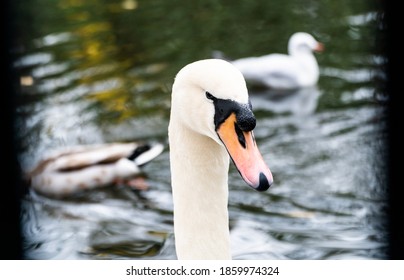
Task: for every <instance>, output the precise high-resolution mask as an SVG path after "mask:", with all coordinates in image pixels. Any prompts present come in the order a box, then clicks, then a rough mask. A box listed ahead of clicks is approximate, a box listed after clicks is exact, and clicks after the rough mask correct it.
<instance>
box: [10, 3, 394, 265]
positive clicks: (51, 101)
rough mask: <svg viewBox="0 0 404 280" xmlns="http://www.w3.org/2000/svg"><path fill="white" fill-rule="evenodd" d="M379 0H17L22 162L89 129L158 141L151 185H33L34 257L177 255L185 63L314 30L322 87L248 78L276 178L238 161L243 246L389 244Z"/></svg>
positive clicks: (257, 50)
mask: <svg viewBox="0 0 404 280" xmlns="http://www.w3.org/2000/svg"><path fill="white" fill-rule="evenodd" d="M378 4H379V3H378V2H373V1H365V0H360V1H348V0H342V1H341V0H339V1H336V0H326V1H298V0H291V1H286V2H285V1H280V0H273V1H266V0H255V1H234V0H232V1H213V0H212V1H210V0H204V1H199V0H195V1H181V0H171V1H163V0H153V1H149V0H147V1H146V0H110V1H102V0H89V1H77V0H51V1H49V0H27V1H17V2H16V3H15V4H14V5H13V6H14V11H13V16H12V17H11V19H10V20H11V22H12V24H13V26H14V28H15V30H16V31H17V36H14V37H13V40H12V48H11V50H12V57H13V61H12V67H13V69H14V71H15V73H16V74H17V81H16V82H17V88H16V91H17V93H18V94H17V96H16V98H15V99H16V100H15V102H16V104H17V111H16V126H15V127H16V130H17V131H16V138H17V141H18V143H19V147H18V164H19V165H20V166H21V169H22V171H26V170H29V169H30V168H32V167H33V166H34V165H35V164H36V163H37V162H38V160H39V159H40V158H41V157H42V156H43V155H44V154H45V153H47V152H48V151H50V150H52V149H57V148H60V147H68V146H73V145H78V144H94V143H104V142H117V141H133V140H135V141H152V142H155V141H156V142H161V143H164V144H165V150H164V152H163V153H162V154H161V155H160V156H159V157H157V158H156V159H154V160H153V161H152V162H150V163H149V164H148V165H146V166H145V167H144V169H143V170H144V173H145V176H146V179H145V180H146V183H147V185H148V189H147V190H143V191H139V190H133V189H131V188H125V187H124V186H120V187H116V186H110V187H106V188H102V189H98V190H94V191H91V192H84V193H81V194H78V195H75V196H72V197H70V198H68V199H54V198H48V197H46V196H43V195H40V194H37V193H35V192H33V191H32V190H30V189H27V190H26V191H25V192H24V193H23V197H22V201H21V213H20V217H21V218H20V222H21V224H20V225H21V228H22V240H23V243H22V252H23V258H25V259H175V258H176V255H175V250H174V243H173V242H174V241H173V240H174V239H173V224H172V214H173V213H172V201H171V187H170V171H169V161H168V158H169V148H168V146H167V125H168V121H169V119H168V117H169V109H170V93H171V86H172V83H173V79H174V76H175V74H176V73H177V72H178V71H179V70H180V69H181V68H182V67H183V66H184V65H186V64H188V63H190V62H192V61H195V60H199V59H204V58H211V57H212V56H213V55H214V54H215V53H217V52H218V51H220V52H221V53H222V54H224V55H225V56H226V57H228V58H230V59H236V58H241V57H249V56H259V55H264V54H269V53H274V52H277V53H286V52H287V42H288V39H289V37H290V36H291V35H292V34H293V33H294V32H298V31H304V32H308V33H310V34H312V35H313V36H314V37H315V38H316V39H317V40H318V41H319V42H322V43H323V44H324V46H325V50H324V51H323V52H322V53H320V54H315V56H316V58H317V60H318V63H319V66H320V79H319V82H318V84H317V86H315V87H310V88H306V89H303V90H298V91H294V92H290V93H288V94H278V93H276V92H272V91H270V90H260V91H257V90H255V89H251V90H250V98H251V102H252V106H253V109H254V112H255V115H256V117H257V127H256V129H255V130H254V133H255V136H256V139H257V142H258V145H259V147H260V150H261V152H262V154H263V157H264V159H265V161H266V162H267V163H268V165H269V167H270V168H271V170H272V172H273V175H274V185H273V186H272V187H271V188H270V189H269V190H268V191H267V192H265V193H258V192H254V191H252V190H251V189H250V188H248V187H247V186H246V185H245V183H244V182H243V181H242V180H241V178H240V176H239V174H238V173H237V171H236V169H235V168H234V166H233V165H231V166H230V176H229V180H230V182H229V185H230V197H229V210H230V226H231V240H232V245H233V257H234V258H235V259H385V258H387V257H388V239H387V238H388V234H387V227H388V225H387V216H386V215H387V210H386V209H387V201H388V198H387V196H386V194H387V187H388V186H387V172H386V170H387V162H386V160H385V159H386V153H387V150H386V140H387V128H386V124H387V119H386V110H385V109H386V100H387V96H386V93H385V89H384V88H383V86H382V85H383V82H384V81H385V75H386V74H385V64H386V57H385V53H384V52H383V51H382V49H381V45H382V44H381V43H382V42H383V41H384V37H383V36H384V32H383V31H384V25H383V20H382V19H383V16H384V14H383V11H382V9H381V7H380V6H379V5H378Z"/></svg>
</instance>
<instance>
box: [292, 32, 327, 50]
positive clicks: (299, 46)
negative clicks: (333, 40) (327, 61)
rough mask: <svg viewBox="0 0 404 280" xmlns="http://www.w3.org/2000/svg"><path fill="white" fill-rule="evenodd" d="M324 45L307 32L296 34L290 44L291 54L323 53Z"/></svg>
mask: <svg viewBox="0 0 404 280" xmlns="http://www.w3.org/2000/svg"><path fill="white" fill-rule="evenodd" d="M323 50H324V45H323V44H322V43H320V42H318V41H317V40H316V39H314V37H313V36H312V35H310V34H308V33H305V32H297V33H294V34H293V35H292V36H291V37H290V39H289V43H288V51H289V54H291V55H293V54H297V53H307V52H310V53H311V52H313V51H315V52H322V51H323Z"/></svg>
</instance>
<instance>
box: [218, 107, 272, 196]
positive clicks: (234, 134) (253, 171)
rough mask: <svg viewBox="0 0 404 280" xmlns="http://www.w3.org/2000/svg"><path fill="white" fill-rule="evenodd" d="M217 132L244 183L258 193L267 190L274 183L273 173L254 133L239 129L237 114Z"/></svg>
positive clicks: (221, 125) (230, 116) (231, 115)
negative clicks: (263, 156) (266, 162)
mask: <svg viewBox="0 0 404 280" xmlns="http://www.w3.org/2000/svg"><path fill="white" fill-rule="evenodd" d="M216 131H217V134H218V135H219V138H220V139H221V140H222V142H223V144H224V145H225V146H226V149H227V151H228V153H229V154H230V157H231V158H232V160H233V162H234V164H235V165H236V167H237V170H238V171H239V173H240V175H241V177H243V179H244V181H245V182H246V183H247V184H248V185H250V186H251V187H253V188H254V189H256V190H258V191H265V190H267V189H268V188H269V187H270V186H271V184H272V182H273V178H272V173H271V171H270V170H269V168H268V166H267V165H266V164H265V162H264V159H263V158H262V155H261V153H260V151H259V150H258V147H257V143H256V142H255V139H254V135H253V132H252V131H242V130H241V129H240V128H239V127H238V125H237V118H236V114H235V113H231V114H230V115H229V117H228V118H227V119H226V120H225V121H224V122H223V123H221V124H220V126H219V127H218V128H217V130H216Z"/></svg>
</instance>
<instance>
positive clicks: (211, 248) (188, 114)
mask: <svg viewBox="0 0 404 280" xmlns="http://www.w3.org/2000/svg"><path fill="white" fill-rule="evenodd" d="M255 124H256V119H255V117H254V114H253V112H252V108H251V103H250V102H249V97H248V91H247V87H246V83H245V80H244V78H243V75H242V74H241V73H240V71H239V70H238V69H237V68H235V67H234V66H233V65H231V64H230V63H229V62H226V61H224V60H220V59H207V60H201V61H197V62H194V63H191V64H189V65H187V66H185V67H184V68H183V69H182V70H180V71H179V73H178V74H177V75H176V78H175V82H174V85H173V88H172V100H171V114H170V123H169V129H168V132H169V145H170V166H171V182H172V192H173V202H174V236H175V242H176V243H175V246H176V251H177V257H178V258H179V259H231V250H230V233H229V217H228V208H227V205H228V172H229V163H230V158H231V159H232V160H233V162H234V165H235V166H236V168H237V170H238V171H239V173H240V175H241V177H242V178H243V179H244V181H245V182H246V183H247V184H248V185H249V186H251V187H252V188H253V189H255V190H257V191H265V190H267V189H268V188H269V187H270V186H271V184H272V181H273V179H272V173H271V171H270V170H269V168H268V166H267V165H266V164H265V162H264V160H263V158H262V156H261V153H260V151H259V150H258V147H257V144H256V142H255V138H254V135H253V132H252V130H253V129H254V127H255Z"/></svg>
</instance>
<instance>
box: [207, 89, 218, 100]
mask: <svg viewBox="0 0 404 280" xmlns="http://www.w3.org/2000/svg"><path fill="white" fill-rule="evenodd" d="M205 95H206V98H207V99H210V100H213V101H214V100H215V99H216V98H215V97H214V96H213V95H212V94H210V92H208V91H207V92H205Z"/></svg>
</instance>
